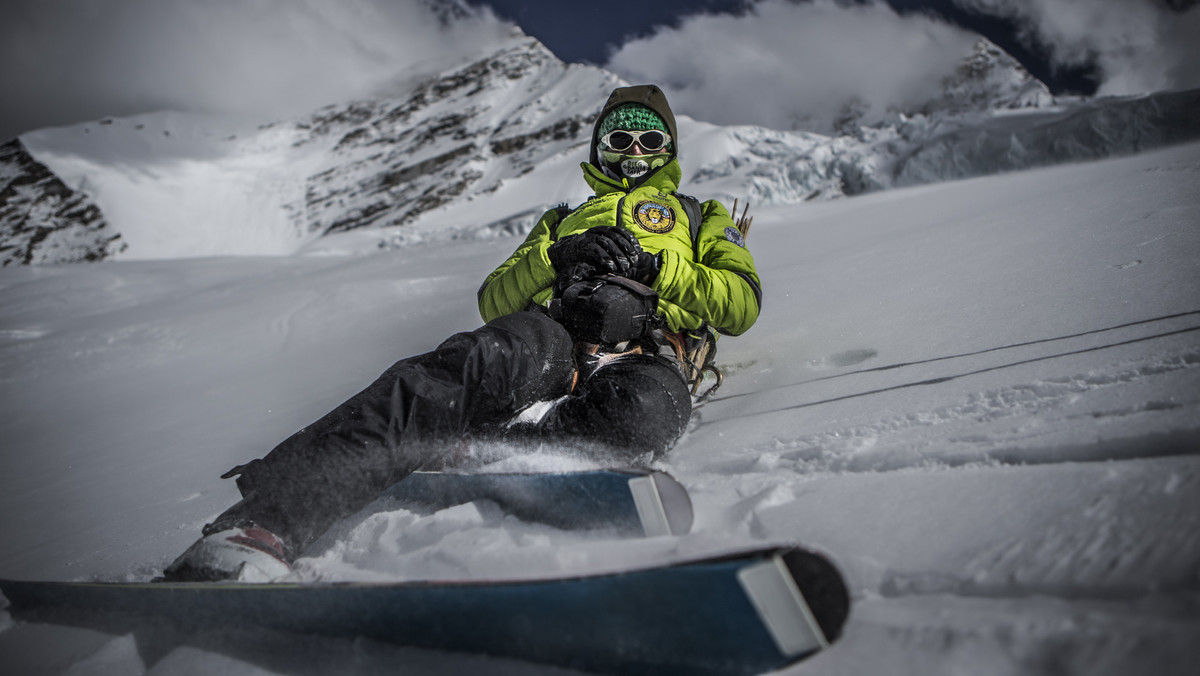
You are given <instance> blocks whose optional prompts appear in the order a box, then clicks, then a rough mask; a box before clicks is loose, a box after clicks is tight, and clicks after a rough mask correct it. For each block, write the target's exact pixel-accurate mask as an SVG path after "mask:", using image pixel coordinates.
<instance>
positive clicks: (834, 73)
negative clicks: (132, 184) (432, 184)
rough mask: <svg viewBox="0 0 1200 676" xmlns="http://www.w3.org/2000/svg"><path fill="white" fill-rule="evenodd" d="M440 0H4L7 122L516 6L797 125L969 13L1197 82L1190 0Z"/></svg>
mask: <svg viewBox="0 0 1200 676" xmlns="http://www.w3.org/2000/svg"><path fill="white" fill-rule="evenodd" d="M438 1H441V0H344V1H341V2H337V3H332V2H328V1H327V0H255V1H254V2H244V1H240V0H207V1H206V2H203V3H199V2H194V1H192V0H56V1H55V2H44V1H43V0H6V1H5V2H4V3H3V8H2V9H0V92H3V101H4V104H3V106H0V139H8V138H11V137H13V136H15V135H17V134H20V133H23V132H25V131H30V130H33V129H38V128H42V127H47V126H58V125H66V124H73V123H77V122H82V121H88V120H94V119H98V118H101V117H105V116H124V115H130V114H135V113H139V112H146V111H151V110H158V109H175V110H184V111H191V110H216V111H233V112H251V113H255V114H260V115H276V116H279V115H286V114H300V113H304V112H308V111H310V110H311V109H313V108H315V107H317V106H319V105H323V104H325V103H332V102H337V101H341V100H346V99H348V98H353V97H355V96H365V95H368V94H369V93H371V92H372V91H376V90H377V89H378V88H379V87H381V86H383V85H384V84H386V83H389V82H391V81H393V80H395V79H397V78H402V77H404V76H405V75H406V74H407V75H410V76H411V75H419V74H421V73H425V72H437V71H438V70H439V69H440V68H439V66H440V67H444V66H445V65H448V64H452V63H454V62H456V61H461V60H462V59H464V58H467V57H469V56H470V55H472V54H476V53H480V52H481V50H484V49H485V48H486V47H487V46H488V45H491V44H496V43H498V42H499V40H501V39H503V37H504V35H505V34H506V33H507V28H506V26H505V24H504V23H503V20H508V21H512V22H515V23H516V24H518V25H520V26H521V27H522V28H523V30H525V32H527V33H528V34H530V35H533V36H535V37H538V38H539V39H541V40H542V41H543V42H544V43H545V44H546V45H547V46H548V47H549V48H550V49H551V50H553V51H555V53H556V54H558V55H559V57H560V58H563V59H564V60H566V61H569V62H589V63H593V64H597V65H602V66H604V67H607V68H609V69H611V70H614V71H615V72H617V74H618V75H620V76H622V77H623V78H625V79H627V80H630V81H646V82H658V83H660V84H662V85H663V86H664V88H665V89H666V90H667V91H668V93H669V94H671V96H672V102H673V103H677V105H676V107H677V108H678V112H681V113H683V114H687V115H690V116H692V117H695V118H697V119H702V120H707V121H711V122H717V123H721V124H762V125H765V126H772V127H776V128H802V127H803V125H804V124H805V120H807V119H813V118H820V117H822V116H828V114H829V111H830V110H834V109H836V108H838V107H840V106H842V105H844V103H845V102H846V101H848V100H851V99H857V100H859V101H862V102H864V103H865V105H867V106H868V107H869V108H871V109H876V110H883V109H887V108H889V107H903V106H904V105H905V104H911V103H912V101H914V100H918V99H920V97H921V96H922V95H923V94H924V93H926V92H928V91H930V90H931V89H933V88H936V86H937V84H938V82H939V81H940V79H941V78H942V77H944V76H945V75H946V74H948V73H949V72H950V71H952V69H953V68H954V66H955V65H956V64H957V62H958V61H959V60H960V59H961V58H962V57H963V56H965V51H964V50H968V49H969V48H970V45H971V44H972V43H973V41H974V36H975V33H973V32H971V31H972V30H977V31H983V32H985V33H988V34H989V35H990V36H992V37H993V38H994V39H995V41H997V42H998V43H1001V44H1002V46H1005V47H1006V48H1008V49H1009V50H1010V51H1011V52H1012V53H1014V54H1015V55H1016V56H1018V57H1020V58H1022V59H1023V60H1024V61H1025V62H1026V63H1027V64H1029V65H1030V66H1031V67H1032V68H1033V70H1034V72H1035V74H1038V75H1039V76H1040V77H1042V78H1043V79H1044V80H1046V81H1048V82H1049V83H1050V84H1051V85H1052V86H1053V87H1055V88H1057V89H1058V90H1060V91H1073V90H1078V91H1083V92H1084V93H1093V92H1095V93H1098V94H1102V95H1103V94H1135V93H1142V92H1146V91H1155V90H1160V89H1173V88H1190V87H1197V86H1200V39H1198V38H1200V9H1198V8H1197V7H1196V2H1195V0H1105V1H1104V2H1094V1H1092V0H886V2H885V1H884V0H690V1H689V0H661V1H660V2H655V3H644V2H640V1H639V0H608V1H607V2H604V3H562V2H559V1H557V0H473V2H475V4H476V6H475V8H474V9H473V10H472V16H469V17H467V18H460V19H458V20H456V21H454V22H453V24H452V25H451V26H450V27H447V26H444V25H441V24H439V22H438V21H437V20H436V19H435V18H434V17H433V15H432V13H431V12H430V11H429V10H428V5H429V4H430V3H434V2H438ZM443 4H444V3H443ZM451 4H453V3H451ZM1172 7H1175V8H1176V9H1172ZM398 36H403V39H397V38H398ZM714 46H715V47H716V48H714Z"/></svg>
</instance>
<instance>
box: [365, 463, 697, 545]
mask: <svg viewBox="0 0 1200 676" xmlns="http://www.w3.org/2000/svg"><path fill="white" fill-rule="evenodd" d="M383 497H385V498H390V499H392V500H395V501H397V502H399V503H400V504H403V505H406V506H410V507H414V508H416V509H418V510H426V511H433V510H437V509H444V508H446V507H449V506H452V505H459V504H463V503H466V502H472V501H474V500H491V501H493V502H495V503H496V504H497V505H499V506H500V508H501V509H503V510H504V511H505V512H507V513H509V514H512V515H513V516H516V517H517V518H520V519H524V520H526V521H536V522H538V523H545V524H548V525H551V526H555V527H557V528H562V529H566V530H587V529H601V528H611V529H615V530H616V531H617V532H619V533H621V534H624V535H634V536H647V537H654V536H659V535H683V534H685V533H687V532H688V531H689V530H691V527H692V503H691V500H690V499H689V498H688V494H687V490H686V489H684V487H683V486H682V485H680V484H679V482H678V481H676V480H675V479H674V478H673V477H671V475H669V474H667V473H666V472H654V471H648V470H638V469H627V470H617V469H605V470H590V471H580V472H554V473H546V474H459V473H453V472H415V473H413V474H410V475H409V476H407V477H405V478H404V479H403V480H401V481H400V482H398V483H396V484H394V485H392V486H391V487H390V488H388V489H387V490H386V491H384V493H383Z"/></svg>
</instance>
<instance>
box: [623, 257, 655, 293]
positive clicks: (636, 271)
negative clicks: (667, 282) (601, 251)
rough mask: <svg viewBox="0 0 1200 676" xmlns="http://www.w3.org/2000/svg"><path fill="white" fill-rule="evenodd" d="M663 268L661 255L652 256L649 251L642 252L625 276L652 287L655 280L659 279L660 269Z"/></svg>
mask: <svg viewBox="0 0 1200 676" xmlns="http://www.w3.org/2000/svg"><path fill="white" fill-rule="evenodd" d="M661 267H662V254H661V253H656V254H652V253H650V252H649V251H640V252H638V255H637V257H636V258H634V259H633V265H631V266H629V272H627V273H625V276H626V277H628V278H629V279H632V280H633V281H635V282H641V283H642V284H645V285H646V286H651V285H653V284H654V280H655V279H658V269H659V268H661Z"/></svg>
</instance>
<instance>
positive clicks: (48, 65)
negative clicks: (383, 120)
mask: <svg viewBox="0 0 1200 676" xmlns="http://www.w3.org/2000/svg"><path fill="white" fill-rule="evenodd" d="M508 31H509V27H507V26H506V25H503V24H502V23H501V22H500V21H499V20H497V19H495V18H494V16H493V15H492V14H491V13H490V12H487V11H482V10H481V11H478V12H476V13H475V14H474V16H473V17H471V18H468V19H463V20H458V21H455V22H454V23H453V27H452V28H450V29H447V28H445V27H444V26H442V25H440V24H439V22H438V20H437V18H436V17H435V16H434V14H433V12H432V11H431V10H430V9H429V8H428V6H427V3H425V2H389V1H388V0H339V1H338V2H336V3H333V2H324V1H322V0H203V1H200V0H54V1H53V2H47V1H46V0H7V1H6V2H5V9H4V16H3V20H0V69H2V70H0V92H2V96H3V99H4V105H3V107H2V112H0V142H2V141H3V140H6V139H8V138H10V137H12V136H14V135H16V134H18V133H21V132H23V131H27V130H29V129H35V128H39V127H44V126H51V125H57V124H68V123H72V122H78V121H83V120H90V119H95V118H98V117H103V116H105V115H126V114H132V113H136V112H144V111H147V110H154V109H159V108H173V109H177V110H222V111H270V112H273V113H281V112H289V111H294V112H298V111H302V110H307V109H311V108H312V107H315V106H319V105H322V104H325V103H329V102H333V101H337V100H343V99H346V98H351V97H354V96H361V95H364V94H366V93H369V92H370V91H371V90H372V89H374V88H375V87H377V86H379V85H381V83H384V82H387V81H388V80H389V79H392V78H396V77H398V76H400V77H402V76H404V75H405V74H414V73H418V72H421V71H424V72H428V71H429V70H430V69H431V68H435V67H440V66H445V65H447V64H448V63H451V62H453V61H457V60H460V59H462V58H464V57H465V56H466V55H467V54H470V53H474V52H476V51H477V50H480V49H481V48H483V47H485V46H487V45H489V44H494V43H498V41H499V40H500V39H502V38H503V37H504V36H505V35H506V34H507V33H508Z"/></svg>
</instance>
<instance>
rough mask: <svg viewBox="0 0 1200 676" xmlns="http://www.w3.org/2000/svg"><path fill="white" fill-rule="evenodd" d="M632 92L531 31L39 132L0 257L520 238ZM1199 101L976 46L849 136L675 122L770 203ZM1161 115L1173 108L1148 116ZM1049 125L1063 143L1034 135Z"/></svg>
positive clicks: (988, 155)
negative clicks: (275, 105) (78, 210)
mask: <svg viewBox="0 0 1200 676" xmlns="http://www.w3.org/2000/svg"><path fill="white" fill-rule="evenodd" d="M620 84H623V83H622V82H621V81H620V80H619V79H618V78H617V76H615V75H613V74H612V73H609V72H607V71H604V70H602V69H599V68H595V67H590V66H582V65H567V64H564V63H562V62H561V61H560V60H558V59H557V58H556V57H555V56H554V55H553V54H551V53H550V52H549V51H548V50H547V49H546V48H545V47H544V46H543V45H541V43H539V42H538V41H537V40H534V39H532V38H529V37H528V36H525V35H524V34H521V33H520V32H519V31H516V32H514V34H513V36H512V38H511V40H510V41H509V42H508V43H506V44H505V45H504V46H503V47H502V48H500V49H499V50H498V51H496V52H495V53H492V54H488V55H486V56H484V57H483V58H481V59H479V60H477V61H475V62H473V63H469V64H466V65H464V66H462V67H459V68H454V69H451V70H450V71H448V72H445V73H443V74H441V75H440V76H435V77H431V78H429V79H428V80H426V81H425V82H423V83H420V84H419V85H417V86H416V87H410V88H407V89H405V90H403V91H402V92H401V93H400V94H399V95H396V94H393V95H391V96H380V97H377V98H372V99H367V100H360V101H353V102H349V103H346V104H340V105H333V106H328V107H325V108H323V109H321V110H319V111H317V112H315V113H313V114H312V115H309V116H306V117H303V118H300V119H296V120H292V121H286V122H277V123H272V124H266V125H258V126H255V125H247V124H246V123H245V122H244V121H231V120H227V119H214V118H211V117H206V116H202V115H185V114H179V113H156V114H150V115H142V116H136V117H131V118H122V119H115V120H114V119H106V120H101V121H100V122H98V123H93V124H84V125H76V126H73V127H67V128H59V129H46V130H42V131H38V132H34V133H31V134H26V135H23V136H22V137H21V139H20V140H19V143H18V145H15V146H10V149H9V151H8V152H7V153H6V155H5V157H4V158H0V163H4V164H5V167H6V168H5V169H4V173H3V174H2V175H3V176H6V177H8V178H5V179H4V182H5V185H6V186H7V187H5V188H0V241H2V242H3V244H2V245H0V246H2V247H3V248H0V252H3V258H2V263H3V264H4V265H9V264H22V263H31V262H39V263H55V262H73V261H84V260H99V259H104V258H111V257H118V258H128V259H147V258H175V257H181V256H206V255H231V254H232V255H287V254H291V253H295V252H297V251H301V250H315V251H317V252H324V253H328V252H332V251H337V250H339V246H338V245H337V244H336V241H337V239H336V238H333V239H332V240H330V241H318V240H323V239H324V238H327V236H330V235H338V234H341V233H349V232H351V231H358V230H363V229H368V230H366V231H364V232H362V233H359V234H358V236H359V237H364V236H365V237H374V238H376V239H377V240H378V242H379V245H380V246H383V247H393V246H404V245H407V244H410V243H412V242H414V241H425V240H428V239H429V238H431V237H432V238H435V239H437V238H447V237H495V236H503V235H512V234H519V233H522V232H524V231H525V230H527V228H528V226H529V225H530V224H531V223H532V222H533V220H534V219H535V218H536V216H537V215H538V214H539V213H540V212H541V211H542V210H543V209H545V208H547V207H549V206H552V205H553V204H557V203H559V202H562V201H566V202H569V203H578V202H579V201H582V200H583V199H585V198H586V197H587V195H586V192H585V190H586V188H585V187H584V186H583V184H582V182H581V181H580V180H579V179H578V173H577V172H578V169H577V165H578V162H579V161H580V160H581V159H583V158H584V157H586V150H585V149H584V148H583V145H584V144H585V143H586V142H587V140H588V136H589V133H590V129H591V124H592V121H593V118H594V115H595V111H596V109H597V108H598V105H599V102H601V101H603V99H604V97H605V96H606V95H607V93H608V91H610V90H611V89H612V88H613V87H614V86H619V85H620ZM1194 98H1195V97H1192V98H1187V99H1185V100H1184V101H1183V102H1182V103H1178V102H1177V103H1173V104H1170V105H1167V106H1163V105H1160V104H1159V103H1158V101H1157V100H1156V99H1155V98H1154V97H1151V98H1150V100H1149V102H1147V103H1138V102H1133V103H1129V102H1119V101H1118V102H1107V101H1099V102H1086V103H1081V104H1072V105H1069V106H1065V107H1056V106H1055V105H1053V104H1054V103H1055V102H1054V101H1053V99H1052V98H1051V97H1050V96H1049V92H1048V91H1047V90H1046V88H1045V86H1044V85H1042V84H1041V83H1040V82H1038V81H1037V80H1036V79H1034V78H1032V76H1030V75H1029V74H1028V72H1026V71H1025V70H1024V69H1023V68H1021V66H1020V65H1019V64H1018V63H1017V62H1016V61H1015V60H1013V59H1012V58H1011V57H1008V56H1007V55H1006V54H1004V53H1003V52H1002V51H1001V50H999V49H998V48H996V47H995V46H994V45H991V44H990V43H988V42H987V41H985V40H981V41H979V42H978V43H977V44H976V45H975V48H974V50H973V52H972V53H971V54H969V55H967V56H966V57H965V58H964V61H963V64H962V65H961V67H960V68H959V71H958V73H957V74H956V76H955V77H953V78H950V79H948V80H947V81H946V83H945V86H944V88H943V90H942V93H941V94H940V95H939V96H938V97H936V98H935V99H933V100H931V101H929V102H928V103H926V104H925V105H924V106H923V107H922V110H921V111H918V112H916V113H914V114H912V115H905V114H901V113H895V114H894V115H892V116H891V117H889V118H888V119H887V120H885V121H884V122H882V123H880V124H876V125H873V126H861V125H860V124H857V123H856V121H855V118H854V115H853V111H852V110H851V111H850V112H848V117H847V119H846V120H845V122H844V124H843V127H842V130H843V132H844V133H843V134H842V135H840V136H836V137H829V136H824V135H820V134H814V133H806V132H786V131H778V130H770V129H765V128H761V127H719V126H716V125H711V124H708V123H704V122H700V121H696V120H692V119H691V118H688V117H687V116H685V115H680V116H679V117H680V120H679V124H680V129H681V136H682V137H683V139H684V140H683V146H682V147H683V153H682V155H681V160H682V162H683V168H684V175H685V181H686V186H685V189H686V190H689V191H692V192H694V193H695V194H697V195H699V196H701V197H703V198H717V199H722V200H725V201H732V200H733V199H734V198H738V199H741V200H742V201H743V203H744V202H745V201H747V200H748V201H749V202H750V203H752V204H755V205H758V206H768V205H774V204H791V203H796V202H800V201H806V200H814V199H830V198H836V197H841V196H845V195H856V194H861V193H865V192H871V191H876V190H883V189H887V188H890V187H892V186H893V185H912V184H916V183H928V182H935V181H940V180H946V179H952V178H962V177H966V176H973V175H980V174H986V173H993V172H995V171H1002V170H1007V169H1014V168H1023V167H1025V166H1037V165H1042V164H1052V163H1056V162H1061V161H1067V160H1071V159H1074V158H1077V157H1094V156H1106V155H1109V154H1119V153H1125V152H1130V151H1131V150H1138V149H1144V148H1147V147H1153V146H1155V145H1161V144H1163V143H1167V142H1175V141H1177V140H1181V139H1182V140H1186V138H1189V137H1194V136H1195V135H1196V134H1197V133H1200V132H1198V131H1197V130H1200V123H1198V122H1196V121H1195V114H1194V113H1189V110H1188V107H1187V106H1188V105H1190V102H1192V101H1193V100H1194ZM1088 106H1090V107H1091V109H1092V110H1093V111H1094V114H1091V115H1089V114H1087V113H1086V109H1087V107H1088ZM1164 107H1165V108H1167V109H1169V110H1170V111H1173V112H1172V113H1171V115H1168V116H1166V117H1165V118H1164V119H1159V120H1152V121H1150V122H1144V120H1145V118H1146V117H1147V114H1146V111H1147V110H1151V111H1152V112H1154V111H1160V110H1161V109H1163V108H1164ZM1079 109H1084V110H1085V113H1084V114H1077V111H1078V110H1079ZM1114 110H1115V111H1117V112H1116V113H1113V112H1112V111H1114ZM1192 110H1194V107H1193V108H1192ZM1056 116H1057V118H1056ZM1098 117H1099V118H1103V119H1104V120H1107V123H1108V124H1109V125H1110V126H1115V127H1118V128H1120V129H1122V130H1128V129H1133V130H1139V129H1147V128H1148V129H1150V132H1155V130H1159V131H1161V130H1164V129H1167V130H1175V131H1172V132H1171V133H1169V134H1158V135H1157V136H1155V134H1154V133H1142V134H1134V135H1132V136H1131V135H1130V134H1128V133H1122V134H1108V133H1103V132H1101V133H1097V132H1096V131H1095V130H1094V129H1093V123H1094V120H1095V119H1096V118H1098ZM1060 118H1061V119H1060ZM1131 120H1134V121H1143V122H1140V123H1136V124H1131V123H1130V122H1131ZM1181 120H1182V121H1181ZM1181 127H1182V129H1183V131H1182V132H1180V131H1179V128H1181ZM1047 129H1049V130H1050V131H1049V132H1048V133H1049V134H1050V136H1051V137H1052V138H1051V139H1050V141H1051V142H1049V143H1043V141H1045V138H1044V137H1043V136H1034V137H1031V138H1025V137H1026V136H1028V135H1029V134H1030V133H1031V130H1033V132H1032V133H1040V134H1043V135H1045V134H1046V133H1047V132H1046V130H1047ZM1189 134H1190V136H1189ZM1161 136H1165V137H1167V138H1165V139H1164V138H1159V137H1161ZM1151 137H1153V138H1151ZM1022 138H1024V139H1025V140H1024V141H1023V142H1022V141H1021V139H1022ZM1072 138H1080V139H1081V140H1080V141H1078V142H1074V143H1072V142H1071V140H1070V139H1072ZM1147 139H1149V140H1147ZM1014 144H1015V146H1017V147H1018V148H1019V151H1014V149H1013V146H1014ZM1039 144H1041V145H1039ZM35 164H36V165H37V166H43V167H46V168H48V170H49V171H50V172H51V173H52V174H54V175H55V176H56V177H57V178H58V179H59V180H60V181H61V183H62V184H63V186H64V187H65V186H69V190H71V191H72V192H73V193H74V194H75V197H74V199H76V200H78V201H80V203H86V204H88V205H89V206H90V207H93V208H94V209H93V210H94V211H95V212H96V213H98V214H99V215H100V217H101V218H102V219H103V221H102V225H101V226H97V225H96V224H95V223H94V222H84V221H76V220H72V218H71V217H70V216H69V214H70V213H75V211H69V212H60V213H56V214H54V215H53V216H52V217H47V216H42V215H41V214H43V213H45V212H46V203H47V200H50V199H51V197H52V193H47V192H44V191H42V192H39V189H38V188H35V187H30V185H29V184H30V183H32V182H31V181H30V180H29V177H24V178H21V179H20V180H17V178H16V177H18V176H23V175H24V174H23V172H24V171H25V170H24V169H22V167H28V166H33V165H35ZM60 192H61V190H60ZM35 207H36V208H35ZM30 232H38V233H42V234H40V235H38V236H30V235H29V233H30ZM51 233H53V236H51ZM366 233H369V234H366ZM118 238H119V241H120V243H121V244H122V245H123V246H115V245H113V244H112V242H115V241H117V239H118ZM60 242H65V243H69V246H64V245H62V244H58V243H60Z"/></svg>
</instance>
